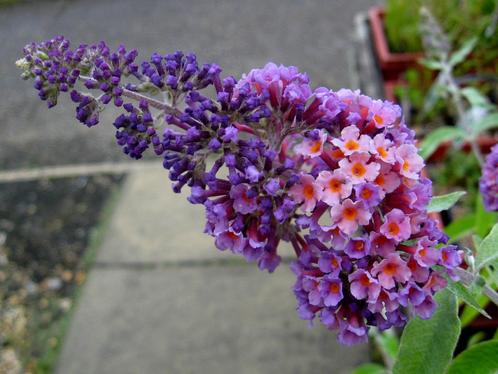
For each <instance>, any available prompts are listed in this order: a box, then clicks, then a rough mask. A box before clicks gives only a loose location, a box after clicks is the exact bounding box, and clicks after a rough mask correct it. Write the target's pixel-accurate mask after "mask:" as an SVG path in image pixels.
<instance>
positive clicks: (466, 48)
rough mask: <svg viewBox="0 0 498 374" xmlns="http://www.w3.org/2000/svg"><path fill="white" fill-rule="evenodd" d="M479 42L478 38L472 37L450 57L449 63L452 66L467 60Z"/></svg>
mask: <svg viewBox="0 0 498 374" xmlns="http://www.w3.org/2000/svg"><path fill="white" fill-rule="evenodd" d="M476 43H477V38H475V37H474V38H471V39H469V40H467V41H466V42H465V43H463V45H462V47H461V48H460V49H459V50H457V51H456V52H455V53H453V54H452V55H451V57H450V61H449V64H450V65H451V66H455V65H458V64H459V63H460V62H462V61H463V60H465V58H466V57H467V56H468V55H469V54H470V52H472V50H473V49H474V47H475V45H476Z"/></svg>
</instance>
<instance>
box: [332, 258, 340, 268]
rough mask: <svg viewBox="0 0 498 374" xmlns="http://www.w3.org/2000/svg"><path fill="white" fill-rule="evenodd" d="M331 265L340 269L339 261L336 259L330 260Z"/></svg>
mask: <svg viewBox="0 0 498 374" xmlns="http://www.w3.org/2000/svg"><path fill="white" fill-rule="evenodd" d="M330 264H331V265H332V267H334V268H336V267H339V263H338V262H337V259H335V258H332V260H330Z"/></svg>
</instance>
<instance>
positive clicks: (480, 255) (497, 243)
mask: <svg viewBox="0 0 498 374" xmlns="http://www.w3.org/2000/svg"><path fill="white" fill-rule="evenodd" d="M497 259H498V223H497V224H495V225H494V226H493V228H492V229H491V232H490V233H489V235H488V236H486V237H485V238H484V239H483V240H482V242H481V245H480V246H479V247H478V248H477V254H476V262H475V266H476V269H477V270H479V269H481V268H482V267H483V266H486V265H489V264H491V263H492V262H494V261H495V260H497Z"/></svg>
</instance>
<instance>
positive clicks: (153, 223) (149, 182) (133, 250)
mask: <svg viewBox="0 0 498 374" xmlns="http://www.w3.org/2000/svg"><path fill="white" fill-rule="evenodd" d="M125 183H126V184H125V186H124V189H123V192H122V195H121V197H120V202H119V204H118V205H117V208H116V210H115V212H114V215H113V218H112V221H111V224H110V227H109V231H108V233H107V234H106V237H105V239H104V243H103V246H102V249H101V250H100V251H99V253H98V255H97V262H105V263H113V264H119V263H137V262H138V263H158V262H181V261H202V260H206V259H215V260H221V259H232V258H233V257H234V255H233V254H232V253H230V252H221V251H219V250H218V249H216V248H215V246H214V241H213V238H212V237H210V236H208V235H206V234H204V233H203V230H204V226H205V220H204V207H203V206H201V205H192V204H190V203H189V202H188V201H187V196H188V191H187V188H185V192H182V193H181V194H176V193H174V192H173V191H172V190H171V182H170V181H169V179H168V172H167V171H166V170H164V169H163V168H162V167H161V165H160V164H158V165H157V169H150V168H147V169H145V170H143V171H136V172H133V173H130V174H129V175H128V176H127V180H126V182H125ZM280 253H281V255H285V256H291V255H292V249H291V247H290V245H284V246H281V252H280Z"/></svg>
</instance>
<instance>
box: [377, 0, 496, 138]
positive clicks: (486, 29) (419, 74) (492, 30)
mask: <svg viewBox="0 0 498 374" xmlns="http://www.w3.org/2000/svg"><path fill="white" fill-rule="evenodd" d="M422 5H423V6H425V7H426V9H428V11H429V12H430V13H431V14H432V15H433V16H434V21H435V22H436V24H437V25H438V27H439V29H440V34H441V35H444V38H445V39H446V41H447V44H446V45H447V47H448V48H449V49H452V50H454V51H457V50H459V49H460V48H462V47H463V46H464V45H465V44H466V43H468V42H469V41H470V40H473V45H472V48H471V52H470V55H465V56H464V58H463V59H461V60H459V61H458V63H456V64H454V65H453V66H452V73H453V75H454V77H455V81H456V82H457V83H458V84H459V85H461V86H467V87H474V88H475V89H477V90H478V91H479V92H480V93H482V94H483V95H484V96H486V97H487V98H488V99H489V100H490V101H491V102H492V103H496V99H497V87H498V86H497V83H498V79H497V76H496V71H497V68H498V32H496V30H497V23H498V2H497V1H496V0H469V1H465V0H440V1H431V0H415V1H402V0H388V1H387V3H386V15H385V19H384V22H385V30H386V35H387V40H388V43H389V47H390V49H391V50H392V51H393V52H422V51H425V53H427V49H426V46H424V42H423V35H428V33H427V32H425V33H424V32H423V31H422V32H421V30H420V25H421V17H422V16H421V15H420V14H419V9H420V7H421V6H422ZM433 80H434V72H433V71H432V69H431V68H430V67H428V66H427V65H420V66H418V67H417V68H412V69H408V71H407V72H406V73H405V74H404V77H403V84H400V85H398V86H397V88H396V89H395V94H396V96H398V97H399V98H400V101H402V102H403V103H405V104H407V105H405V106H406V107H407V109H408V110H409V112H410V113H411V114H412V118H413V121H414V124H418V125H419V127H420V126H421V125H422V124H424V127H427V126H431V125H432V126H437V122H440V121H442V120H443V121H446V122H448V121H451V119H452V118H454V115H455V113H454V112H451V111H448V109H447V107H446V105H445V103H444V100H442V98H438V99H437V100H434V101H433V102H431V106H430V107H427V105H426V100H425V97H426V96H427V95H428V94H429V93H430V89H431V87H432V82H433ZM421 130H422V132H423V130H424V129H423V128H422V129H421Z"/></svg>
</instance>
